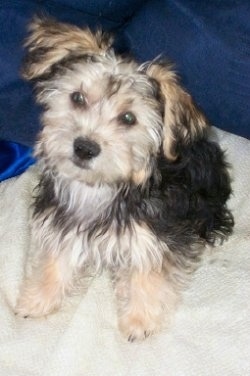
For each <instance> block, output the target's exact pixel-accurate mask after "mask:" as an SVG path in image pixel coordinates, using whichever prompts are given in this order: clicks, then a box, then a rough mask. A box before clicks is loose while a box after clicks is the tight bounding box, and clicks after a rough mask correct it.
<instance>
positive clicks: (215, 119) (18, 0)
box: [0, 0, 250, 180]
mask: <svg viewBox="0 0 250 376" xmlns="http://www.w3.org/2000/svg"><path fill="white" fill-rule="evenodd" d="M34 13H45V14H49V15H52V16H54V17H55V18H57V19H59V20H62V21H67V22H71V23H75V24H77V25H79V26H80V25H89V26H90V27H96V26H102V27H103V28H104V29H105V30H109V31H112V32H115V33H116V34H117V44H116V48H117V49H118V50H120V51H122V52H125V51H127V50H130V51H132V53H133V54H134V55H135V57H136V58H137V59H139V60H140V61H145V60H150V59H153V58H154V57H156V56H159V55H165V56H168V57H169V58H170V59H171V60H172V61H174V62H175V63H176V69H177V71H178V72H179V73H180V75H181V77H182V81H183V84H184V86H185V87H186V88H187V90H189V91H190V93H191V94H192V96H193V97H194V99H195V101H196V102H197V103H198V105H199V106H200V107H201V108H202V109H203V110H204V112H205V113H206V115H207V117H208V118H209V120H210V122H211V123H212V124H213V125H215V126H217V127H219V128H222V129H224V130H227V131H230V132H232V133H236V134H238V135H241V136H243V137H247V138H249V137H250V106H249V99H250V98H249V97H250V22H249V20H250V2H249V0H210V1H207V2H205V1H199V0H149V1H145V0H119V1H116V0H113V1H111V0H93V1H89V0H47V1H46V0H44V1H42V0H40V1H39V0H12V1H9V0H1V3H0V139H2V140H4V141H0V180H3V179H5V178H6V177H10V176H14V175H16V174H18V173H20V172H21V171H23V170H24V169H25V168H27V166H28V165H29V164H31V163H32V162H33V160H32V159H31V157H29V155H30V154H29V153H30V148H32V146H33V144H34V141H35V137H36V134H37V132H38V130H39V109H38V108H37V107H36V105H35V103H34V101H33V99H32V90H31V87H30V86H29V85H28V84H27V83H26V82H24V81H22V80H21V78H20V76H19V69H20V65H21V60H22V58H23V54H24V51H23V49H22V42H23V39H24V38H25V36H26V32H27V31H26V25H27V23H28V21H29V20H30V18H31V17H32V15H33V14H34ZM6 141H10V142H11V143H10V144H9V145H8V144H7V143H6ZM15 143H16V144H15ZM18 144H21V145H18ZM24 146H26V147H28V149H27V148H25V147H24ZM13 150H14V152H13ZM17 151H18V152H17Z"/></svg>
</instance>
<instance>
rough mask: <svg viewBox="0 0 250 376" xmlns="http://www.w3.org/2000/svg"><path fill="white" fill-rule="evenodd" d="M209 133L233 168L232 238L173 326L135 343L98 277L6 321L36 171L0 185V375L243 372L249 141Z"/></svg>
mask: <svg viewBox="0 0 250 376" xmlns="http://www.w3.org/2000/svg"><path fill="white" fill-rule="evenodd" d="M216 134H217V137H218V140H219V142H220V144H221V145H222V147H223V148H224V149H226V150H227V155H228V160H229V161H230V163H231V164H232V166H233V169H232V174H233V179H234V181H233V189H234V196H233V197H232V199H231V201H230V207H231V208H232V210H233V212H234V216H235V220H236V226H235V231H234V234H233V236H232V237H231V238H230V240H229V241H228V242H226V243H225V244H224V245H223V246H222V247H218V248H216V252H213V254H212V255H210V256H209V257H206V259H205V261H204V264H203V265H202V266H201V268H200V269H199V270H198V272H197V273H196V274H195V276H194V279H193V281H192V283H191V285H190V288H189V289H188V290H187V291H186V292H185V293H184V299H183V302H182V304H181V305H180V307H179V310H178V312H177V313H176V317H175V321H174V323H173V326H172V327H171V328H170V329H168V330H165V331H163V332H162V333H160V334H159V335H156V336H154V337H152V338H149V339H147V340H146V341H145V342H143V343H132V344H131V343H128V342H126V340H124V339H123V338H122V337H121V335H120V333H119V332H118V330H117V322H116V314H115V304H114V301H113V294H112V289H111V285H110V282H109V280H108V278H107V276H106V275H103V276H101V277H97V278H96V279H95V280H93V282H92V284H91V286H90V288H89V290H88V292H87V293H86V295H85V296H75V297H73V298H70V299H67V301H66V302H65V304H64V306H63V308H62V310H61V311H59V312H58V313H56V314H54V315H51V316H48V317H47V318H42V319H26V320H25V319H22V318H18V317H15V316H14V313H13V310H14V306H15V301H16V298H17V294H18V288H19V286H20V283H21V280H22V276H23V268H24V264H25V261H26V256H27V252H28V247H29V229H28V226H27V217H28V210H29V205H30V202H31V197H32V189H33V186H34V185H35V184H36V168H34V167H33V168H30V169H29V170H28V171H27V172H25V173H24V174H23V175H22V176H20V177H18V178H14V179H11V180H8V181H6V182H4V183H2V184H1V185H0V318H1V320H0V376H40V375H43V376H45V375H46V376H154V375H155V376H249V375H250V142H249V141H247V140H246V139H242V138H240V137H236V136H233V135H231V134H228V133H224V132H222V131H216Z"/></svg>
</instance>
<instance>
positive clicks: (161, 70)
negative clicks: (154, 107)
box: [147, 63, 208, 160]
mask: <svg viewBox="0 0 250 376" xmlns="http://www.w3.org/2000/svg"><path fill="white" fill-rule="evenodd" d="M147 74H148V75H149V76H150V77H152V78H153V79H155V80H156V81H157V82H158V84H159V85H160V90H161V94H162V96H163V100H164V103H165V106H164V129H163V151H164V154H165V156H166V157H167V158H168V159H169V160H176V158H177V157H178V147H179V146H181V145H182V144H189V143H190V142H192V141H193V140H195V139H197V138H199V137H200V136H202V135H203V133H204V130H205V129H206V126H207V124H208V122H207V120H206V118H205V116H204V115H203V114H202V113H201V111H200V110H199V109H198V108H197V106H196V105H195V104H194V102H193V100H192V98H191V96H190V95H189V94H188V93H186V92H185V91H184V90H183V89H182V88H181V86H180V85H179V83H178V79H177V76H176V74H175V73H174V72H173V70H172V69H171V66H170V65H169V64H161V63H152V64H150V65H149V66H148V68H147Z"/></svg>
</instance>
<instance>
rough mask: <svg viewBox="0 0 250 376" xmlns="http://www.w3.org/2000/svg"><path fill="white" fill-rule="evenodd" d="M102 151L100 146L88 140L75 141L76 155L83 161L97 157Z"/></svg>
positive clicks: (79, 138) (77, 139)
mask: <svg viewBox="0 0 250 376" xmlns="http://www.w3.org/2000/svg"><path fill="white" fill-rule="evenodd" d="M100 151H101V148H100V146H99V145H98V144H97V143H96V142H95V141H91V140H90V139H88V138H83V137H78V138H76V139H75V141H74V153H75V155H77V157H78V158H80V159H82V160H84V159H91V158H94V157H97V155H98V154H99V153H100Z"/></svg>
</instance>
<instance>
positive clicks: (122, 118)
mask: <svg viewBox="0 0 250 376" xmlns="http://www.w3.org/2000/svg"><path fill="white" fill-rule="evenodd" d="M118 119H119V122H120V123H122V124H125V125H134V124H135V123H136V117H135V115H134V114H133V112H130V111H128V112H124V113H123V114H121V115H119V117H118Z"/></svg>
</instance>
